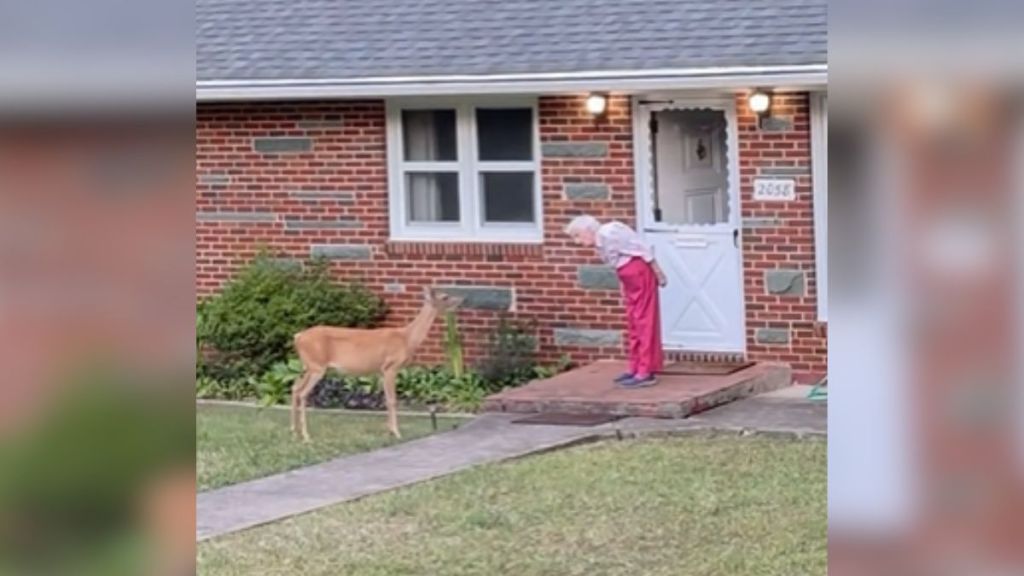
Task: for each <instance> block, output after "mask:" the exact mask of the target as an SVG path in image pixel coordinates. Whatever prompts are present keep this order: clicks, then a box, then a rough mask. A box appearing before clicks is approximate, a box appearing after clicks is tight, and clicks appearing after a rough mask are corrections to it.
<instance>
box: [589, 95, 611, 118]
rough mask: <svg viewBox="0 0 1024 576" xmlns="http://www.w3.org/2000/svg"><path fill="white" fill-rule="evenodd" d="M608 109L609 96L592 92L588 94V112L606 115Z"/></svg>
mask: <svg viewBox="0 0 1024 576" xmlns="http://www.w3.org/2000/svg"><path fill="white" fill-rule="evenodd" d="M607 110H608V97H607V96H605V95H604V94H591V95H590V96H587V112H589V113H590V114H591V115H592V116H594V117H600V116H604V113H605V112H606V111H607Z"/></svg>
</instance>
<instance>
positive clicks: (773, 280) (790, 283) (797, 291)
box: [764, 270, 805, 296]
mask: <svg viewBox="0 0 1024 576" xmlns="http://www.w3.org/2000/svg"><path fill="white" fill-rule="evenodd" d="M804 284H805V282H804V273H803V271H802V270H767V271H765V273H764V286H765V290H766V291H767V292H768V293H769V294H773V295H775V296H803V295H804Z"/></svg>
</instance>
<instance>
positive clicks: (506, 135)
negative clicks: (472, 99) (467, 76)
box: [476, 108, 533, 161]
mask: <svg viewBox="0 0 1024 576" xmlns="http://www.w3.org/2000/svg"><path fill="white" fill-rule="evenodd" d="M476 133H477V140H478V141H479V147H480V160H484V161H488V160H492V161H493V160H532V159H533V110H531V109H530V108H517V109H513V110H489V109H485V108H479V109H477V111H476Z"/></svg>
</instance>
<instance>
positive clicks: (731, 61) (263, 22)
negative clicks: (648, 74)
mask: <svg viewBox="0 0 1024 576" xmlns="http://www.w3.org/2000/svg"><path fill="white" fill-rule="evenodd" d="M196 20H197V38H196V43H197V47H196V68H197V69H196V74H197V79H198V80H206V81H211V80H267V79H288V80H315V79H348V78H375V77H376V78H380V77H391V76H443V75H453V74H458V75H478V74H498V73H526V72H530V73H537V72H599V71H613V70H614V71H621V70H659V69H669V68H703V67H729V66H776V65H802V64H824V63H826V62H827V4H826V0H611V1H609V0H197V3H196Z"/></svg>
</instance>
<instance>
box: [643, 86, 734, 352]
mask: <svg viewBox="0 0 1024 576" xmlns="http://www.w3.org/2000/svg"><path fill="white" fill-rule="evenodd" d="M731 106H733V103H732V101H731V100H728V101H723V102H722V103H720V104H718V105H717V106H707V105H703V104H702V105H699V106H697V105H687V104H682V103H676V102H669V103H655V104H642V103H641V104H640V105H639V106H638V111H639V113H638V114H637V125H636V127H637V130H638V134H639V136H640V137H639V138H638V140H637V142H639V143H640V145H641V146H642V148H643V150H642V151H641V152H640V154H639V155H640V157H641V158H640V160H641V166H642V168H641V169H640V170H639V172H640V173H641V174H640V175H641V177H640V178H638V182H639V183H640V186H639V193H640V194H641V200H640V202H639V203H638V205H639V207H640V210H641V214H640V219H639V221H640V228H641V230H642V232H643V234H644V237H645V239H646V240H647V241H648V242H649V243H650V244H651V245H652V246H653V247H654V250H655V255H656V257H657V260H658V262H659V264H661V267H662V268H663V269H664V271H665V274H666V275H667V276H668V286H666V287H665V288H663V289H662V291H661V294H660V299H661V330H662V339H663V343H664V346H665V348H666V349H671V350H690V351H702V352H742V351H744V350H745V348H746V339H745V322H744V317H743V314H744V307H743V269H742V265H741V256H740V248H739V225H738V222H739V201H738V193H737V189H738V186H737V181H736V177H735V174H736V167H735V166H736V162H735V158H734V157H733V155H734V151H735V150H736V149H737V147H736V141H735V139H736V132H735V115H734V113H733V111H732V108H731ZM644 143H646V146H643V144H644Z"/></svg>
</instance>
